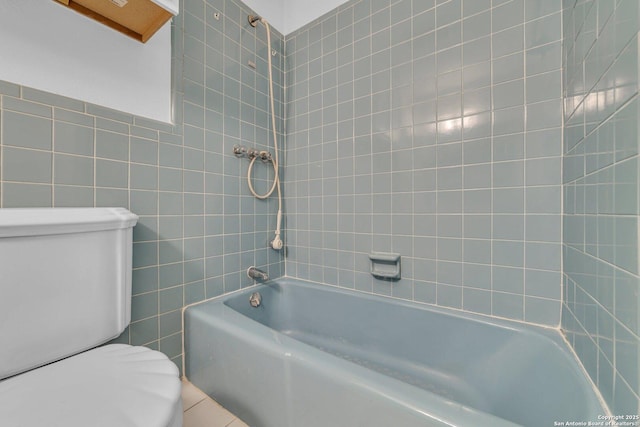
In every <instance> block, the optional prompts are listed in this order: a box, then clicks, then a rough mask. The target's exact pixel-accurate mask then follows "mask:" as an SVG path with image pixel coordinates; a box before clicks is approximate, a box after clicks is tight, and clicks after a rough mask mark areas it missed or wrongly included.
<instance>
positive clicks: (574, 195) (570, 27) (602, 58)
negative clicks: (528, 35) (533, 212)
mask: <svg viewBox="0 0 640 427" xmlns="http://www.w3.org/2000/svg"><path fill="white" fill-rule="evenodd" d="M639 13H640V12H639V4H638V2H637V1H636V0H620V1H608V0H589V1H575V0H565V1H564V2H563V29H564V43H563V45H564V46H563V65H564V67H563V69H564V71H563V80H564V121H565V127H564V159H563V160H564V168H563V175H564V176H563V182H564V186H563V189H564V191H563V197H564V225H563V251H564V292H563V294H564V295H563V296H564V304H563V313H562V329H563V330H564V331H565V333H566V335H567V338H568V339H569V342H570V343H571V344H572V346H573V348H574V349H575V351H576V353H577V355H578V357H579V358H580V360H581V361H582V363H583V365H584V367H585V368H586V370H587V372H588V373H589V375H590V376H591V379H592V380H593V381H594V383H595V384H597V386H598V388H599V390H600V392H601V393H602V396H603V397H604V399H605V401H606V402H607V404H608V405H609V407H610V408H611V411H612V412H613V413H614V414H617V415H635V414H638V413H640V398H639V396H640V385H639V382H640V380H639V378H640V374H639V373H640V312H639V310H638V306H639V305H640V276H639V275H638V214H639V213H640V210H639V208H638V189H639V186H638V143H639V139H638V123H639V120H638V119H639V116H638V71H639V70H638V30H639V29H640V19H639Z"/></svg>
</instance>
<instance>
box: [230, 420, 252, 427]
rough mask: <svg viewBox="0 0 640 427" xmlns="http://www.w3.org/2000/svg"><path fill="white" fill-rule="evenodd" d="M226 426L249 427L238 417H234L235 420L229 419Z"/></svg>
mask: <svg viewBox="0 0 640 427" xmlns="http://www.w3.org/2000/svg"><path fill="white" fill-rule="evenodd" d="M227 427H249V426H248V425H247V424H245V423H244V422H243V421H242V420H241V419H240V418H236V419H235V420H233V421H231V424H229V425H228V426H227Z"/></svg>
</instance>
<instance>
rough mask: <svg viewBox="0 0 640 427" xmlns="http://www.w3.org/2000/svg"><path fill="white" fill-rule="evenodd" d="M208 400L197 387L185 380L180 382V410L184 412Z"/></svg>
mask: <svg viewBox="0 0 640 427" xmlns="http://www.w3.org/2000/svg"><path fill="white" fill-rule="evenodd" d="M208 398H209V396H207V395H206V394H204V392H202V391H201V390H200V389H199V388H198V387H196V386H194V385H193V384H191V383H190V382H189V381H187V380H182V408H183V410H184V411H186V410H188V409H189V408H191V407H193V406H194V405H196V404H197V403H200V402H202V401H203V400H204V399H208Z"/></svg>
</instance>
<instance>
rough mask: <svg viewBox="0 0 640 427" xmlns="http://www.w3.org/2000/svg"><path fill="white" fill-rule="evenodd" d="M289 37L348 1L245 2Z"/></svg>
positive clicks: (276, 0) (272, 0)
mask: <svg viewBox="0 0 640 427" xmlns="http://www.w3.org/2000/svg"><path fill="white" fill-rule="evenodd" d="M243 1H244V3H245V4H246V5H247V6H249V7H250V8H252V9H253V10H255V11H256V13H258V14H260V15H261V16H263V17H264V18H266V19H267V21H269V22H270V23H271V24H272V25H273V26H274V27H275V28H276V29H277V30H278V31H280V32H281V33H282V34H284V35H287V34H289V33H291V32H293V31H295V30H297V29H298V28H300V27H302V26H303V25H305V24H308V23H309V22H311V21H313V20H314V19H316V18H319V17H320V16H322V15H324V14H325V13H327V12H329V11H330V10H333V9H335V8H336V7H338V6H340V5H341V4H343V3H346V2H347V1H348V0H243Z"/></svg>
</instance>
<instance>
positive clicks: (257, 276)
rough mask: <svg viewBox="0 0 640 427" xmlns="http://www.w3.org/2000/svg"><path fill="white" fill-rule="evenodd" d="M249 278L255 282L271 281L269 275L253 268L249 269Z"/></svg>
mask: <svg viewBox="0 0 640 427" xmlns="http://www.w3.org/2000/svg"><path fill="white" fill-rule="evenodd" d="M247 276H249V277H250V278H252V279H254V280H261V281H263V282H265V281H267V280H269V275H268V274H267V273H265V272H264V271H262V270H259V269H257V268H256V267H253V266H252V267H249V269H248V270H247Z"/></svg>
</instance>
